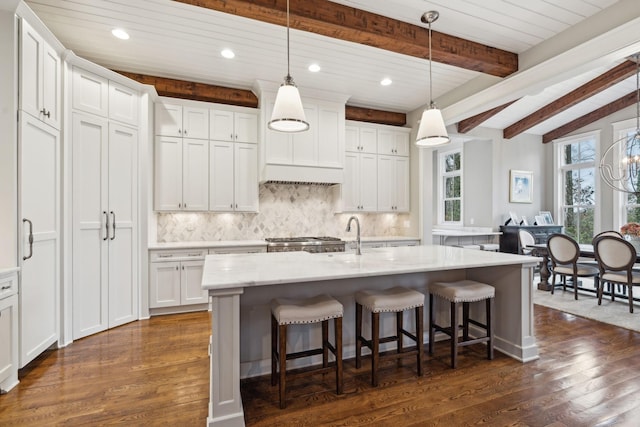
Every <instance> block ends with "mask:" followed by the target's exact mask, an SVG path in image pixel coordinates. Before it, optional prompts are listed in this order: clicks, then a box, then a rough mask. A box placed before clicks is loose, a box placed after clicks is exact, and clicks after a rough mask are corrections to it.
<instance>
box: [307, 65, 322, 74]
mask: <svg viewBox="0 0 640 427" xmlns="http://www.w3.org/2000/svg"><path fill="white" fill-rule="evenodd" d="M309 71H311V72H312V73H317V72H318V71H320V66H319V65H318V64H311V65H309Z"/></svg>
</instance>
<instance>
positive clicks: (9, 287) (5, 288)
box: [2, 285, 11, 291]
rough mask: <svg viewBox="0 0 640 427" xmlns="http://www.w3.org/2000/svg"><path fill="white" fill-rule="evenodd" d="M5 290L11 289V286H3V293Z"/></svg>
mask: <svg viewBox="0 0 640 427" xmlns="http://www.w3.org/2000/svg"><path fill="white" fill-rule="evenodd" d="M7 289H11V285H5V286H3V287H2V290H3V291H6V290H7Z"/></svg>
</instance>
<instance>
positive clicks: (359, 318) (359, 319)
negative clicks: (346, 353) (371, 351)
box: [356, 303, 362, 369]
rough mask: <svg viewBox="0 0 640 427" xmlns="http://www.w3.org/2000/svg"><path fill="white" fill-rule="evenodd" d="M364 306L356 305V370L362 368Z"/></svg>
mask: <svg viewBox="0 0 640 427" xmlns="http://www.w3.org/2000/svg"><path fill="white" fill-rule="evenodd" d="M361 353H362V305H361V304H358V303H356V369H360V367H361V366H362V356H361Z"/></svg>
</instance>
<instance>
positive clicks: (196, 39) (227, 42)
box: [26, 0, 635, 134]
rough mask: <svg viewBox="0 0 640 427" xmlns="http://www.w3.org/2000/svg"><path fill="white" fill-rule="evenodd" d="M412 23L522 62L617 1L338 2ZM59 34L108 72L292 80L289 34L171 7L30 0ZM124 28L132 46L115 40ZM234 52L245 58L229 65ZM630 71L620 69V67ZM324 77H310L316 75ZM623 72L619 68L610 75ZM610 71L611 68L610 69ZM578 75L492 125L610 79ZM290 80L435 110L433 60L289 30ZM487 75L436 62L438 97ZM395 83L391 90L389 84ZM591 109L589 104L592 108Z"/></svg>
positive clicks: (362, 100) (540, 129)
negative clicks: (427, 15)
mask: <svg viewBox="0 0 640 427" xmlns="http://www.w3.org/2000/svg"><path fill="white" fill-rule="evenodd" d="M334 1H335V2H336V3H340V4H344V5H347V6H351V7H355V8H358V9H363V10H367V11H370V12H374V13H378V14H381V15H385V16H388V17H391V18H394V19H398V20H402V21H406V22H409V23H412V24H415V25H420V26H424V24H422V23H420V16H421V15H422V13H424V12H425V11H427V10H437V11H439V12H440V19H439V20H438V21H436V22H435V23H434V24H433V25H432V28H433V29H434V30H435V31H440V32H443V33H446V34H450V35H454V36H458V37H462V38H465V39H469V40H473V41H476V42H479V43H483V44H486V45H489V46H494V47H497V48H500V49H504V50H507V51H511V52H515V53H518V54H521V53H523V52H526V51H527V50H529V49H531V48H533V47H535V46H536V45H538V44H539V43H541V42H543V41H545V40H548V39H549V38H551V37H553V36H555V35H557V34H559V33H561V32H563V31H565V30H568V29H570V28H571V27H572V26H574V25H576V24H577V23H579V22H581V21H582V20H584V19H587V18H588V17H590V16H592V15H594V14H597V13H599V12H601V11H603V10H604V9H606V8H608V7H610V6H612V5H614V4H615V3H616V2H617V1H616V0H528V1H522V0H435V1H431V0H430V1H426V0H334ZM26 3H27V4H28V5H29V6H30V7H31V8H32V9H33V10H34V12H35V13H36V14H37V15H38V16H39V17H40V19H42V21H43V22H44V23H45V25H46V26H47V27H49V29H50V30H51V31H52V32H53V33H54V34H55V36H56V37H57V38H58V39H59V40H60V41H61V42H62V43H63V44H64V45H65V46H66V47H67V48H69V49H71V50H73V51H74V52H75V53H76V54H77V55H78V56H81V57H84V58H86V59H89V60H91V61H93V62H96V63H98V64H100V65H103V66H105V67H107V68H111V69H118V70H123V71H130V72H135V73H142V74H149V75H156V76H162V77H170V78H177V79H182V80H189V81H196V82H203V83H209V84H215V85H221V86H228V87H236V88H243V89H251V88H252V87H253V86H254V83H255V81H256V80H266V81H271V82H277V83H280V82H281V81H282V79H283V77H284V75H285V74H286V30H285V28H284V27H280V26H276V25H272V24H267V23H264V22H259V21H255V20H250V19H246V18H241V17H237V16H234V15H229V14H225V13H220V12H215V11H211V10H207V9H203V8H198V7H194V6H190V5H185V4H182V3H177V2H173V1H170V0H26ZM115 27H121V28H124V29H125V30H126V31H127V32H128V33H129V34H130V35H131V38H130V39H129V40H127V41H123V40H118V39H116V38H114V37H113V36H112V35H111V30H112V29H113V28H115ZM224 48H231V49H232V50H233V51H234V52H235V54H236V56H235V58H234V59H231V60H230V59H225V58H223V57H222V56H221V55H220V51H221V50H222V49H224ZM620 62H621V61H620ZM312 63H317V64H318V65H320V67H321V68H322V69H321V71H320V72H318V73H311V72H310V71H308V69H307V67H308V66H309V65H310V64H312ZM615 65H617V64H611V67H613V66H615ZM611 67H608V68H611ZM606 69H607V67H604V68H601V69H596V70H592V71H590V72H589V73H586V74H583V75H579V76H575V77H574V78H573V79H572V80H569V81H566V82H563V83H560V84H557V85H554V86H550V87H548V88H547V89H546V90H544V91H543V92H541V93H539V94H537V95H533V96H526V97H524V98H523V99H522V100H520V101H518V102H517V103H516V104H514V105H512V106H511V107H510V108H508V109H507V110H505V111H503V112H502V113H501V114H499V115H497V116H495V117H494V118H492V119H490V120H489V121H487V122H486V123H485V124H484V125H485V126H489V127H495V128H500V129H503V128H505V127H506V126H508V125H510V124H512V123H513V122H515V121H517V120H519V119H521V118H522V117H524V116H526V115H528V114H529V113H531V112H532V111H534V110H535V109H537V108H539V107H541V106H543V105H545V104H546V103H548V102H551V101H553V100H554V99H556V98H558V97H559V96H562V95H563V94H565V93H567V92H569V91H570V90H572V89H575V88H576V87H577V86H579V85H581V84H583V83H585V82H586V81H588V80H590V79H592V78H594V77H596V76H597V75H598V74H601V73H603V72H604V71H606ZM291 74H292V76H293V77H294V79H295V81H296V83H297V85H298V86H299V87H300V89H301V93H302V95H303V96H304V88H313V89H323V90H330V91H333V92H339V93H343V94H347V95H350V99H349V101H348V104H349V105H353V106H362V107H369V108H378V109H383V110H389V111H398V112H410V111H413V110H415V109H417V108H420V107H421V106H423V105H425V104H426V103H427V101H428V62H427V61H425V60H422V59H418V58H413V57H409V56H405V55H400V54H395V53H391V52H388V51H384V50H381V49H376V48H372V47H368V46H363V45H359V44H355V43H350V42H344V41H339V40H336V39H332V38H328V37H324V36H320V35H316V34H311V33H306V32H302V31H296V30H291ZM478 75H479V73H477V72H474V71H469V70H464V69H461V68H457V67H453V66H449V65H444V64H438V63H434V64H433V90H434V94H433V95H434V98H436V99H437V98H438V97H440V96H443V95H444V94H446V93H447V92H449V91H452V90H454V89H456V88H458V87H460V86H462V85H464V84H466V83H468V82H470V81H471V80H473V79H475V78H476V77H478ZM384 77H388V78H390V79H391V80H392V81H393V83H392V84H391V85H390V86H381V85H380V80H381V79H382V78H384ZM634 88H635V77H634V78H633V79H629V80H627V81H625V82H623V83H620V84H619V85H616V86H615V87H614V88H612V89H610V90H609V91H607V92H606V93H604V94H602V95H600V96H598V97H594V98H593V99H591V100H588V101H585V103H581V104H580V105H578V106H576V107H573V108H571V109H569V110H567V111H565V112H564V113H562V114H560V115H558V116H557V117H554V118H553V119H550V120H548V121H546V122H544V123H542V124H540V125H538V126H536V127H535V128H533V129H531V130H529V131H528V132H530V133H535V134H543V133H545V132H547V131H549V130H551V129H553V128H555V127H557V126H559V125H561V124H563V123H565V122H567V121H569V120H572V119H573V118H576V117H578V116H581V115H583V114H585V113H587V112H589V111H591V110H592V109H594V108H598V107H599V106H601V105H604V104H606V103H608V102H611V101H612V100H614V99H616V98H618V97H620V96H622V95H624V94H626V93H628V92H630V91H632V90H633V89H634ZM583 104H584V105H583Z"/></svg>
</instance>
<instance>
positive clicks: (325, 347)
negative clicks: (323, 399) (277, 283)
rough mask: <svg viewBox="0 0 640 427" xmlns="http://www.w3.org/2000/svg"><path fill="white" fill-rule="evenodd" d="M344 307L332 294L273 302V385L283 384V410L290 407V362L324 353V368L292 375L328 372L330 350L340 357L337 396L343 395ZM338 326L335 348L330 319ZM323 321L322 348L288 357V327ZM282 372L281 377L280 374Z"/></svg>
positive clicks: (337, 367)
mask: <svg viewBox="0 0 640 427" xmlns="http://www.w3.org/2000/svg"><path fill="white" fill-rule="evenodd" d="M343 313H344V308H343V306H342V304H340V302H338V300H336V299H334V298H332V297H330V296H329V295H318V296H315V297H312V298H307V299H290V298H276V299H274V300H272V301H271V385H275V384H276V382H277V383H279V386H280V387H279V389H280V408H284V407H285V406H286V400H285V390H286V383H285V376H286V371H287V360H291V359H299V358H301V357H309V356H314V355H316V354H322V367H321V368H317V369H313V370H306V371H303V372H298V373H297V374H291V373H290V375H308V374H310V373H325V372H327V371H329V370H332V369H334V368H332V367H329V350H331V352H332V353H333V354H334V356H335V357H336V364H335V371H336V393H337V394H342V316H343ZM330 319H333V324H334V327H335V333H334V335H335V346H333V345H331V343H330V342H329V320H330ZM318 322H322V346H321V347H318V348H314V349H310V350H305V351H300V352H296V353H290V354H287V326H288V325H295V324H309V323H318ZM278 371H279V374H280V375H279V376H278V375H277V373H278Z"/></svg>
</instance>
